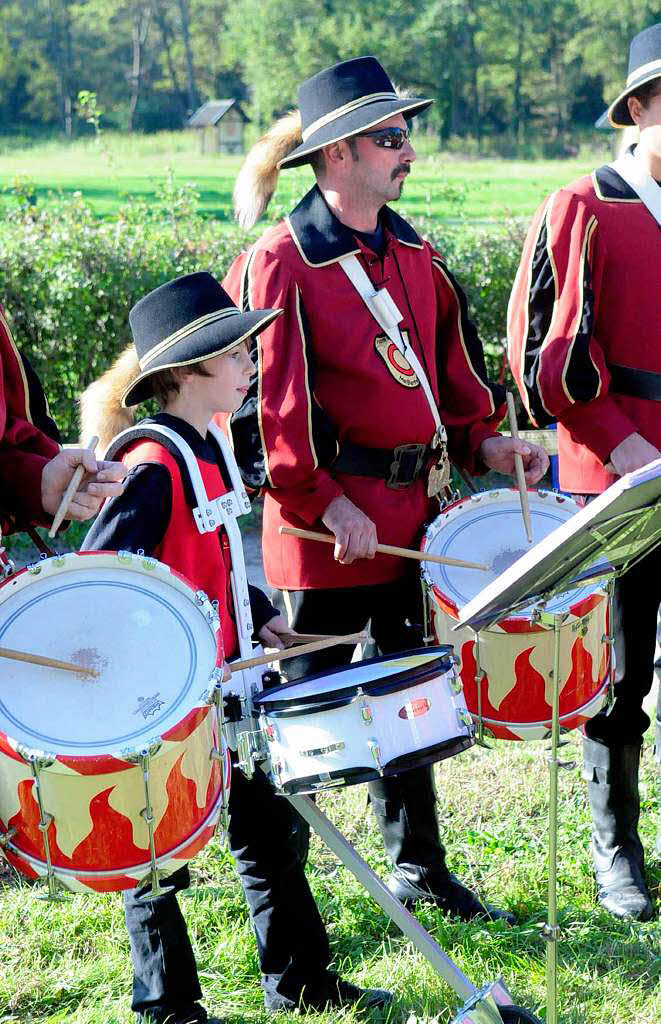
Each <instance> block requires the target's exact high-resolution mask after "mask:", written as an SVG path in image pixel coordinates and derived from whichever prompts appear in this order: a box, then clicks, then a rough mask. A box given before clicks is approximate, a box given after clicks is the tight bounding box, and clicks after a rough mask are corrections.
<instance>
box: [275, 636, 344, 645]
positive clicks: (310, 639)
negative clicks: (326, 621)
mask: <svg viewBox="0 0 661 1024" xmlns="http://www.w3.org/2000/svg"><path fill="white" fill-rule="evenodd" d="M333 635H334V634H332V633H278V636H279V637H280V639H281V640H282V642H283V644H287V646H288V647H291V646H292V645H293V644H311V643H314V641H315V640H330V639H331V637H332V636H333Z"/></svg>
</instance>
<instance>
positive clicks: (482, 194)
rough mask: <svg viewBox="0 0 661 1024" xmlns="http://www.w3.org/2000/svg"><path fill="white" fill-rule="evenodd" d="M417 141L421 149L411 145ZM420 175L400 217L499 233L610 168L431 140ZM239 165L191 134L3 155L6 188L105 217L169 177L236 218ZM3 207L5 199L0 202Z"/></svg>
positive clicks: (304, 183) (294, 192) (106, 139)
mask: <svg viewBox="0 0 661 1024" xmlns="http://www.w3.org/2000/svg"><path fill="white" fill-rule="evenodd" d="M414 141H415V140H414ZM420 148H421V151H422V152H423V154H424V155H421V156H420V157H419V160H418V162H417V165H416V167H415V168H414V172H413V174H412V175H411V177H410V178H409V180H408V181H407V183H406V186H405V193H404V196H403V198H402V200H401V202H400V204H399V207H398V210H399V212H401V213H402V214H404V215H406V216H409V217H423V216H432V217H436V218H439V219H441V220H446V221H447V220H450V221H456V220H457V218H458V217H459V216H460V215H463V216H465V217H466V218H467V219H468V220H469V221H471V222H474V223H478V224H485V225H486V224H489V223H500V222H502V221H503V219H505V218H506V217H508V216H515V217H526V218H527V217H529V216H530V215H531V214H532V212H533V211H534V209H535V207H536V206H537V204H538V203H539V202H540V200H541V199H542V197H543V196H544V195H546V194H547V193H548V192H550V191H552V190H553V189H554V188H557V187H558V186H560V185H562V184H563V183H566V182H568V181H571V180H572V179H574V178H577V177H579V176H580V175H581V174H585V173H586V172H587V171H589V170H591V169H592V168H593V167H594V166H595V165H596V164H598V163H600V162H602V161H603V160H604V159H607V158H608V156H607V152H606V149H604V150H603V152H602V153H601V154H600V155H596V156H595V154H586V156H585V157H584V158H582V159H575V160H546V161H538V162H537V161H515V160H495V159H488V160H487V159H484V160H464V159H461V158H460V157H457V156H455V155H452V156H444V155H443V154H442V153H441V154H439V153H429V152H428V150H429V140H427V139H424V138H423V139H422V140H421V144H420ZM240 163H241V157H230V156H222V157H220V156H214V155H206V156H202V155H201V154H200V153H199V151H198V140H197V139H196V138H195V137H193V136H192V135H190V134H181V133H162V134H159V135H155V136H148V137H146V138H144V137H143V138H140V137H136V138H131V137H123V136H103V137H102V142H101V144H97V143H96V142H95V141H94V140H93V139H88V140H81V141H78V142H75V143H73V144H71V145H66V144H63V143H58V142H51V143H42V144H40V145H35V146H34V147H31V148H29V149H14V148H8V147H7V146H5V148H4V149H3V147H2V140H1V139H0V186H4V187H6V186H8V185H11V183H12V181H13V180H14V178H16V177H20V178H27V179H29V180H30V181H31V182H32V183H33V184H34V186H35V188H36V193H37V197H38V198H39V199H40V200H41V199H44V198H47V197H48V194H49V192H52V191H54V190H57V191H60V192H63V193H65V194H66V193H69V194H71V193H73V192H76V191H80V192H82V194H83V196H84V198H85V199H86V200H87V201H88V202H89V203H90V204H91V205H92V207H93V209H94V210H95V212H96V213H98V214H99V215H100V216H107V215H109V214H113V213H115V212H116V211H117V209H118V208H119V207H120V206H121V205H122V203H125V202H126V197H127V196H131V197H134V198H138V199H143V200H145V201H149V200H150V199H153V198H154V196H155V193H156V190H157V187H158V182H159V180H162V179H163V178H164V176H165V175H166V173H167V169H168V168H172V169H173V171H174V174H175V176H176V179H177V181H185V182H188V181H190V182H193V183H194V184H195V186H196V188H197V189H198V191H199V194H200V210H201V211H202V212H203V213H204V214H207V215H210V216H214V217H216V218H218V219H219V220H221V221H226V222H228V223H229V222H230V221H231V217H232V204H231V198H232V187H233V184H234V179H235V177H236V173H237V171H238V168H239V166H240ZM311 181H312V178H311V174H310V172H309V170H308V169H307V168H302V169H294V170H290V171H287V172H286V173H284V174H282V175H281V177H280V183H279V186H278V191H277V194H276V198H275V203H274V208H275V210H274V212H276V213H277V212H278V210H279V209H280V208H281V209H282V211H283V212H286V211H287V210H288V209H289V208H290V207H291V204H292V200H293V199H294V198H296V197H298V196H299V195H301V194H302V193H303V192H304V191H305V189H306V188H307V187H309V184H310V183H311ZM0 198H1V195H0Z"/></svg>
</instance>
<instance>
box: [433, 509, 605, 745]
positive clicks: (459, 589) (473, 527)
mask: <svg viewBox="0 0 661 1024" xmlns="http://www.w3.org/2000/svg"><path fill="white" fill-rule="evenodd" d="M528 497H529V502H530V515H531V520H532V530H533V538H534V541H540V540H541V539H542V538H543V537H545V536H546V535H547V534H549V533H551V531H552V530H555V529H556V528H557V527H558V526H560V525H562V524H563V523H565V522H566V521H567V520H568V519H569V518H570V517H571V516H572V515H574V513H575V512H576V511H577V510H578V506H577V504H576V502H575V501H573V500H572V499H571V498H568V497H565V496H564V495H561V494H555V493H552V492H546V491H530V492H529V495H528ZM422 550H423V551H429V552H431V553H432V554H435V555H445V556H449V557H451V558H461V559H465V560H470V561H473V562H482V563H485V564H486V565H487V566H488V571H487V572H483V571H479V570H476V569H462V568H458V567H455V566H450V565H439V564H437V563H433V562H424V563H423V569H422V577H423V587H424V588H425V589H426V591H427V593H428V595H429V598H430V600H429V609H430V620H431V621H430V624H429V625H430V631H431V632H433V634H434V635H435V636H436V638H437V639H438V642H439V643H449V644H450V643H451V644H454V646H455V650H456V652H457V655H458V657H459V662H460V667H459V672H460V676H461V680H462V682H463V684H464V693H465V696H466V704H467V706H468V709H469V711H470V712H471V713H472V715H473V716H474V718H475V719H476V720H477V721H478V722H479V721H480V720H481V723H482V727H483V729H484V732H485V733H486V734H487V735H493V736H495V737H496V738H498V739H506V740H537V739H542V738H544V737H545V736H547V735H548V733H549V730H550V728H551V716H552V711H551V703H550V702H551V678H550V673H551V671H552V669H553V654H554V634H553V630H549V629H544V628H543V627H542V626H540V625H538V624H537V623H535V622H533V620H532V607H528V608H524V609H522V610H521V611H518V612H516V613H514V614H512V615H510V616H508V617H507V618H505V619H502V620H501V621H500V622H498V623H497V624H496V625H494V626H491V627H490V628H489V629H484V630H482V631H481V632H480V633H478V634H477V635H476V634H475V633H474V632H473V630H471V629H469V628H468V627H462V628H460V629H457V630H455V629H454V627H455V626H456V625H457V620H458V618H459V609H461V608H462V607H463V606H464V605H465V604H467V602H468V601H470V600H471V598H473V597H475V595H476V594H478V593H479V592H480V590H482V589H483V588H484V587H486V586H487V584H489V583H491V582H492V581H493V580H494V579H496V577H497V576H498V575H499V574H500V573H501V572H503V571H504V570H505V569H507V568H508V567H509V566H510V565H511V564H512V563H513V562H515V561H516V560H517V559H518V558H520V557H521V556H522V555H523V554H525V553H526V552H527V551H529V550H530V548H529V545H528V541H527V538H526V534H525V529H524V524H523V517H522V515H521V504H520V499H519V494H518V491H513V490H509V489H508V490H505V489H502V490H494V491H485V492H483V493H481V494H475V495H473V496H472V497H470V498H465V499H463V500H462V501H457V502H455V503H454V504H453V505H450V506H448V508H447V509H445V510H444V511H443V512H442V513H441V515H440V516H438V518H437V519H435V520H434V522H433V523H432V524H431V525H430V526H429V527H428V528H427V530H426V532H425V535H424V538H423V542H422ZM547 610H548V611H549V612H566V613H568V617H567V619H566V620H565V622H564V624H563V625H562V627H561V630H560V635H561V647H560V726H561V728H562V729H565V730H568V729H576V728H577V727H578V726H580V725H583V724H584V723H585V722H586V721H588V719H590V718H592V716H593V715H595V714H596V713H597V712H598V711H599V710H600V709H601V707H602V706H603V704H604V701H605V700H606V696H607V693H608V684H609V676H610V654H609V652H610V645H609V644H608V642H607V637H608V633H609V621H608V598H607V595H606V593H605V591H604V590H603V589H602V588H601V587H599V586H594V585H592V586H583V587H579V588H577V589H575V590H571V591H567V592H566V593H564V594H560V595H558V596H557V597H555V598H553V600H552V601H549V602H548V604H547Z"/></svg>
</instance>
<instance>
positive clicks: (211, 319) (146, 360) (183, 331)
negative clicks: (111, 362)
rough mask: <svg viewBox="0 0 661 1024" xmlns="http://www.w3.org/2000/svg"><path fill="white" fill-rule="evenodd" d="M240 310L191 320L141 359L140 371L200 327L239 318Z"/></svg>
mask: <svg viewBox="0 0 661 1024" xmlns="http://www.w3.org/2000/svg"><path fill="white" fill-rule="evenodd" d="M240 312H241V311H240V310H239V309H237V308H236V307H232V308H229V309H219V310H216V311H215V312H214V313H206V314H205V315H204V316H200V317H198V319H197V320H191V322H190V323H189V324H186V326H185V327H180V328H179V330H178V331H175V332H174V334H169V335H168V336H167V338H163V341H159V343H158V345H155V346H154V347H153V348H151V349H150V350H149V352H148V353H147V355H146V356H143V358H142V359H139V360H138V362H139V364H140V369H141V370H144V369H145V368H146V367H147V366H149V364H150V363H151V362H153V361H154V359H156V358H157V357H158V356H160V355H162V354H163V352H167V350H168V349H169V348H171V346H172V345H176V343H177V342H178V341H183V340H184V338H187V337H188V336H189V334H194V333H195V331H198V330H199V329H200V327H206V326H207V325H208V324H214V323H216V322H217V321H218V320H225V319H227V317H228V316H239V315H240Z"/></svg>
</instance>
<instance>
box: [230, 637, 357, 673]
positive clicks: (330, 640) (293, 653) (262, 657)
mask: <svg viewBox="0 0 661 1024" xmlns="http://www.w3.org/2000/svg"><path fill="white" fill-rule="evenodd" d="M369 639H370V636H369V634H368V633H349V634H348V635H347V636H329V637H327V638H326V639H325V640H315V642H314V643H311V644H301V646H300V647H294V648H293V649H290V650H288V651H274V652H273V654H259V655H256V656H255V657H254V658H245V659H244V661H230V662H229V667H230V669H231V670H232V672H236V671H237V670H240V669H243V668H254V667H255V666H256V665H268V664H269V663H270V662H272V661H286V659H287V658H298V656H299V655H302V654H312V653H313V651H323V650H324V649H325V648H326V647H336V646H337V645H338V644H354V645H355V644H364V643H367V641H368V640H369Z"/></svg>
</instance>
